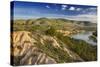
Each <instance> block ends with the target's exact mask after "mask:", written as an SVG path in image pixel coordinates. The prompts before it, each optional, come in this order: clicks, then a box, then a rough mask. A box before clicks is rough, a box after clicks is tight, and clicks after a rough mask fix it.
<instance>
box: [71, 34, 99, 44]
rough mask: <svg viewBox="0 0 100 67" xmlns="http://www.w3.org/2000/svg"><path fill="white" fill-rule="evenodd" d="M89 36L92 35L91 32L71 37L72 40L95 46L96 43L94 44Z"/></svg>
mask: <svg viewBox="0 0 100 67" xmlns="http://www.w3.org/2000/svg"><path fill="white" fill-rule="evenodd" d="M91 35H92V32H84V33H78V34H75V35H72V38H74V39H80V40H84V41H86V42H87V43H89V44H92V45H97V42H94V41H93V40H92V39H91V38H89V36H91Z"/></svg>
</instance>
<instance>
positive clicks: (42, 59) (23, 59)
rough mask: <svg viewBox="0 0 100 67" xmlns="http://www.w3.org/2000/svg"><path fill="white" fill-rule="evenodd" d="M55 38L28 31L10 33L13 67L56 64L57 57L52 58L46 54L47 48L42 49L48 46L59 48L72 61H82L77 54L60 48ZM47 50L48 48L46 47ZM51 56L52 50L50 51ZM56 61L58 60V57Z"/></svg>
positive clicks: (59, 43)
mask: <svg viewBox="0 0 100 67" xmlns="http://www.w3.org/2000/svg"><path fill="white" fill-rule="evenodd" d="M61 43H62V42H60V41H59V40H58V39H57V38H56V37H51V36H47V35H42V34H41V35H40V34H38V33H31V32H28V31H17V32H13V33H12V44H11V46H12V47H11V55H12V56H13V60H14V65H31V64H55V63H58V62H57V59H54V58H57V57H53V55H50V54H48V53H47V52H46V50H48V49H47V48H42V47H44V46H47V45H48V44H50V45H51V46H52V47H53V48H55V49H56V48H59V49H60V50H63V51H64V52H66V53H67V54H68V56H69V57H70V58H71V59H72V60H73V61H74V60H78V61H83V60H82V59H81V58H80V57H79V56H78V55H77V54H75V53H74V52H72V51H71V50H69V49H67V48H65V47H64V46H63V47H61V46H60V45H61ZM62 44H63V45H64V43H62ZM48 48H49V47H48ZM50 53H51V54H54V53H52V50H50ZM57 56H58V60H59V55H57Z"/></svg>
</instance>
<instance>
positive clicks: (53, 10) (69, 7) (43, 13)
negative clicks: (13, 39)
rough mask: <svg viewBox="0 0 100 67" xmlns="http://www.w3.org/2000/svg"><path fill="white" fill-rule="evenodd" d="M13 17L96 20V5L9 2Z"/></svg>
mask: <svg viewBox="0 0 100 67" xmlns="http://www.w3.org/2000/svg"><path fill="white" fill-rule="evenodd" d="M11 16H13V19H32V18H41V17H47V18H64V19H70V20H79V21H91V22H97V6H90V5H74V4H56V3H39V2H22V1H13V2H11Z"/></svg>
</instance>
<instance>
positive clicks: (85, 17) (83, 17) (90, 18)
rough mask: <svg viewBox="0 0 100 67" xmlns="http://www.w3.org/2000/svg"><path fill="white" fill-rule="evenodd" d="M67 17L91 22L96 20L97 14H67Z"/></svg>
mask: <svg viewBox="0 0 100 67" xmlns="http://www.w3.org/2000/svg"><path fill="white" fill-rule="evenodd" d="M67 19H71V20H77V21H90V22H93V23H96V22H97V16H96V15H89V14H82V15H77V16H69V17H68V18H67Z"/></svg>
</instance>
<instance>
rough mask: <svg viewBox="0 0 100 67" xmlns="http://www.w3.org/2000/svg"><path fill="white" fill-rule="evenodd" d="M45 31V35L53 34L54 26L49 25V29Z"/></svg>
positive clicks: (54, 32) (54, 33) (54, 31)
mask: <svg viewBox="0 0 100 67" xmlns="http://www.w3.org/2000/svg"><path fill="white" fill-rule="evenodd" d="M45 33H46V35H50V36H55V35H56V30H55V28H54V27H50V29H48V30H47V31H46V32H45Z"/></svg>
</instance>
